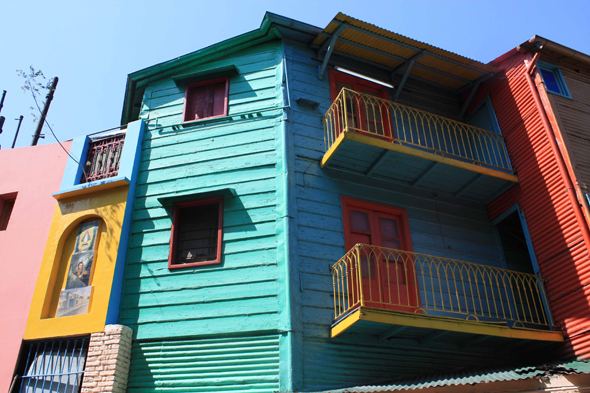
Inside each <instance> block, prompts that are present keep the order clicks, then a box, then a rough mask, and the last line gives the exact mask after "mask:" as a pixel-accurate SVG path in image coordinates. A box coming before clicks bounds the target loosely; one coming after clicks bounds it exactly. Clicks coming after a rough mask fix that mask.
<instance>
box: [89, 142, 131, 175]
mask: <svg viewBox="0 0 590 393" xmlns="http://www.w3.org/2000/svg"><path fill="white" fill-rule="evenodd" d="M124 142H125V134H119V135H115V136H111V137H108V138H103V139H99V140H94V141H92V142H90V146H89V148H88V158H87V161H86V176H87V178H86V179H85V178H84V176H82V180H81V183H90V182H91V181H95V180H100V179H107V178H109V177H113V176H117V174H118V173H119V161H120V160H121V152H122V151H123V144H124Z"/></svg>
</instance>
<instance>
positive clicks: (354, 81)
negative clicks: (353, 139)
mask: <svg viewBox="0 0 590 393" xmlns="http://www.w3.org/2000/svg"><path fill="white" fill-rule="evenodd" d="M328 75H329V78H330V96H331V97H332V102H334V100H335V99H336V97H338V94H339V93H340V91H338V87H337V84H338V82H344V83H347V84H349V85H352V90H354V91H356V92H359V93H362V90H369V91H373V92H374V93H375V94H376V95H377V97H379V98H382V99H384V100H387V99H389V95H388V93H387V87H385V86H383V85H380V84H377V83H374V82H371V81H368V80H366V79H362V78H359V77H356V76H354V75H350V74H346V73H343V72H340V71H336V70H333V69H330V70H328ZM359 97H360V96H359ZM361 101H362V100H361ZM352 105H355V106H356V108H357V109H356V111H357V113H356V116H355V117H356V122H357V126H358V127H360V128H361V129H362V130H364V131H368V129H367V123H368V122H367V119H366V114H365V110H364V107H363V105H361V104H359V100H355V101H353V102H352ZM381 105H382V104H379V106H381ZM380 109H381V110H383V109H384V108H380ZM380 113H381V115H382V116H383V111H382V112H380ZM385 113H387V114H389V109H387V110H386V111H385ZM380 124H381V125H382V127H383V136H376V135H374V134H370V135H371V136H372V137H375V138H382V139H385V140H387V141H393V138H394V133H393V130H392V129H391V128H392V127H391V122H390V120H389V119H385V118H383V117H382V118H381V122H380ZM337 127H338V125H337ZM351 131H352V130H351ZM353 132H356V131H353Z"/></svg>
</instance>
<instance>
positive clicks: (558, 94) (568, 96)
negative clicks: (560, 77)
mask: <svg viewBox="0 0 590 393" xmlns="http://www.w3.org/2000/svg"><path fill="white" fill-rule="evenodd" d="M545 91H546V92H547V93H549V94H553V95H554V96H558V97H563V98H567V99H569V100H573V98H572V96H571V95H567V94H562V93H556V92H554V91H551V90H549V89H547V88H545Z"/></svg>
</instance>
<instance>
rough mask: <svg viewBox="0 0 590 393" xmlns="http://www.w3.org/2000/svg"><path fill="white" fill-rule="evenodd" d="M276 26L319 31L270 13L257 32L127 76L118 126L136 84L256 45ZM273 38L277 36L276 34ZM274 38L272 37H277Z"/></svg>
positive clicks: (127, 112) (127, 111) (124, 119)
mask: <svg viewBox="0 0 590 393" xmlns="http://www.w3.org/2000/svg"><path fill="white" fill-rule="evenodd" d="M275 25H277V26H281V27H285V28H288V29H291V30H296V31H299V32H301V33H306V34H308V35H312V36H316V35H317V34H318V32H320V31H321V29H320V28H318V27H315V26H312V25H309V24H306V23H303V22H299V21H296V20H294V19H289V18H286V17H284V16H281V15H277V14H273V13H271V12H267V13H266V14H265V15H264V18H263V19H262V23H261V24H260V27H259V28H258V29H256V30H252V31H249V32H247V33H244V34H240V35H238V36H235V37H232V38H229V39H227V40H224V41H220V42H218V43H215V44H213V45H210V46H208V47H205V48H202V49H199V50H196V51H194V52H191V53H188V54H186V55H183V56H179V57H177V58H174V59H172V60H167V61H165V62H162V63H158V64H155V65H153V66H150V67H146V68H143V69H141V70H138V71H135V72H132V73H130V74H129V75H128V76H127V86H126V89H125V98H124V101H123V113H122V115H121V124H125V123H127V121H128V119H129V116H130V113H131V108H130V105H131V103H132V100H133V95H134V92H135V88H136V86H137V83H138V82H140V81H144V80H145V79H149V78H151V77H153V76H155V75H158V74H161V73H164V72H167V71H170V70H173V69H174V68H178V67H181V66H183V65H185V64H187V63H190V62H193V61H196V60H199V59H202V58H206V57H208V56H211V55H215V54H218V53H219V52H221V51H226V50H229V49H230V48H231V49H233V50H236V49H239V48H242V47H243V48H246V47H248V46H251V45H255V44H256V43H258V41H259V40H260V39H263V38H264V37H266V36H268V35H269V33H270V32H271V29H272V28H273V26H275ZM283 31H284V29H283ZM276 36H279V33H278V32H277V33H276ZM276 36H275V37H273V38H276Z"/></svg>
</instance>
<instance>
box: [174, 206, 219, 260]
mask: <svg viewBox="0 0 590 393" xmlns="http://www.w3.org/2000/svg"><path fill="white" fill-rule="evenodd" d="M213 203H217V204H218V206H219V218H218V223H217V257H216V258H215V260H213V261H202V262H194V263H183V264H173V261H174V260H175V259H176V240H177V237H178V231H177V230H176V228H177V223H178V216H179V212H180V210H182V209H184V208H188V207H193V206H199V205H209V204H213ZM222 238H223V197H221V196H218V197H212V198H205V199H199V200H195V201H189V202H178V203H175V204H174V211H173V213H172V232H171V234H170V253H169V254H168V269H182V268H187V267H195V266H206V265H217V264H220V263H221V245H222Z"/></svg>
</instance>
